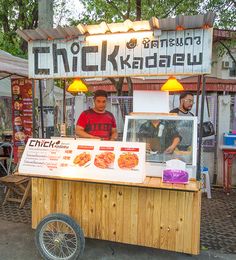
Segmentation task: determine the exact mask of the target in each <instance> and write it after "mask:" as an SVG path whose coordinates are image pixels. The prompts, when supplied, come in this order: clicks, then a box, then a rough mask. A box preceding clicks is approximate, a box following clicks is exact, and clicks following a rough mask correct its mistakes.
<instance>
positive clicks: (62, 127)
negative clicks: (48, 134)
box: [61, 123, 66, 136]
mask: <svg viewBox="0 0 236 260" xmlns="http://www.w3.org/2000/svg"><path fill="white" fill-rule="evenodd" d="M61 136H66V124H65V123H63V124H61Z"/></svg>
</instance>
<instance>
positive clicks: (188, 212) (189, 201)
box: [183, 192, 194, 254]
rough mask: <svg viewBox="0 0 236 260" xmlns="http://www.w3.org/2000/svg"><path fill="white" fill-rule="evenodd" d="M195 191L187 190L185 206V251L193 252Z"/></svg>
mask: <svg viewBox="0 0 236 260" xmlns="http://www.w3.org/2000/svg"><path fill="white" fill-rule="evenodd" d="M192 210H193V192H186V199H185V207H184V224H183V225H184V248H183V252H184V253H189V254H191V253H192V225H194V223H193V211H192Z"/></svg>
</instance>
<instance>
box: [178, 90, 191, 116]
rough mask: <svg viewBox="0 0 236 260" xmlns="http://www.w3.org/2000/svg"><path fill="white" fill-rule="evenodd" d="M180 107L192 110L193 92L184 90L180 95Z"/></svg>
mask: <svg viewBox="0 0 236 260" xmlns="http://www.w3.org/2000/svg"><path fill="white" fill-rule="evenodd" d="M179 101H180V106H179V107H180V109H181V110H184V111H190V110H191V109H192V106H193V104H194V98H193V94H192V93H191V92H184V93H182V94H181V95H180V97H179Z"/></svg>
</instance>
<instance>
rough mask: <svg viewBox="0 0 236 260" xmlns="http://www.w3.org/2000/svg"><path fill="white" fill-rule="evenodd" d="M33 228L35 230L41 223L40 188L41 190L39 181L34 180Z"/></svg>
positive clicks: (32, 180)
mask: <svg viewBox="0 0 236 260" xmlns="http://www.w3.org/2000/svg"><path fill="white" fill-rule="evenodd" d="M31 182H32V228H33V229H35V228H36V227H37V225H38V222H39V217H40V216H39V212H38V210H39V205H38V194H39V191H38V188H39V179H37V178H32V179H31Z"/></svg>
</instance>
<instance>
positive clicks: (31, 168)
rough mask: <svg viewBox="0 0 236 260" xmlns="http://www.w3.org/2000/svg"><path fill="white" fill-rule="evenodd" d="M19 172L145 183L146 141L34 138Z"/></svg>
mask: <svg viewBox="0 0 236 260" xmlns="http://www.w3.org/2000/svg"><path fill="white" fill-rule="evenodd" d="M19 173H20V174H26V175H28V176H38V177H49V178H50V177H59V178H62V179H63V178H64V179H67V178H73V179H78V180H79V179H95V180H109V181H123V182H137V183H142V182H143V180H144V178H145V143H133V142H109V141H96V142H95V141H94V140H91V141H87V140H86V141H85V140H83V139H78V140H69V139H63V138H61V139H33V138H31V139H29V140H28V142H27V145H26V148H25V150H24V153H23V156H22V159H21V162H20V166H19Z"/></svg>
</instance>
